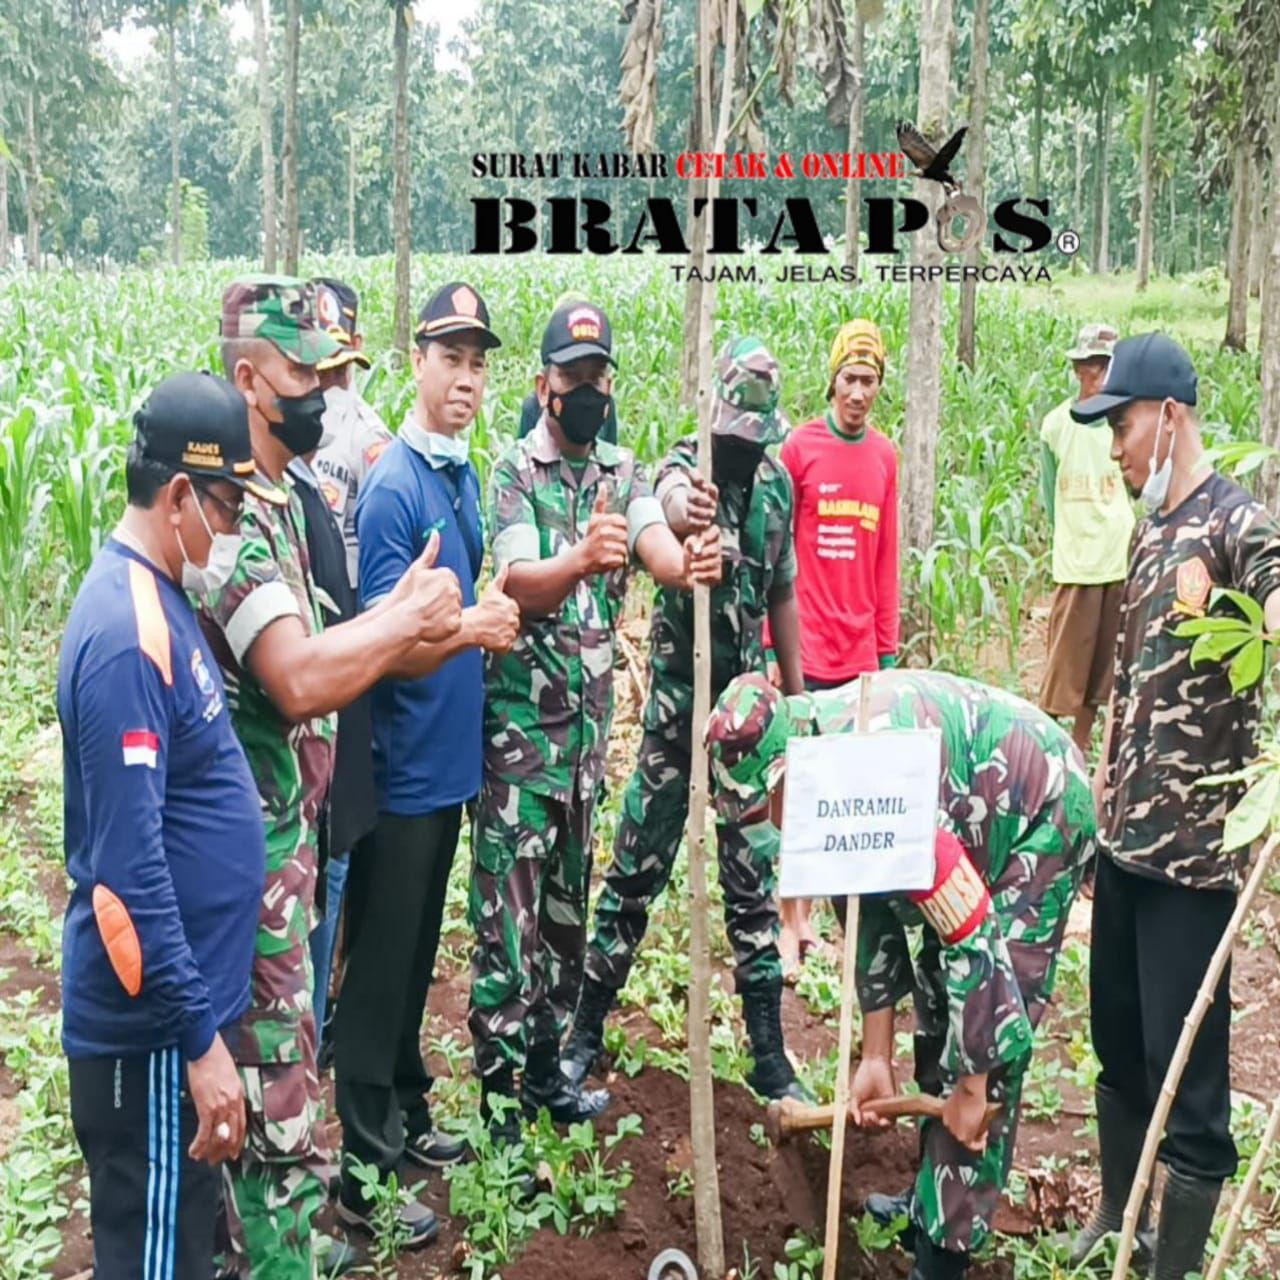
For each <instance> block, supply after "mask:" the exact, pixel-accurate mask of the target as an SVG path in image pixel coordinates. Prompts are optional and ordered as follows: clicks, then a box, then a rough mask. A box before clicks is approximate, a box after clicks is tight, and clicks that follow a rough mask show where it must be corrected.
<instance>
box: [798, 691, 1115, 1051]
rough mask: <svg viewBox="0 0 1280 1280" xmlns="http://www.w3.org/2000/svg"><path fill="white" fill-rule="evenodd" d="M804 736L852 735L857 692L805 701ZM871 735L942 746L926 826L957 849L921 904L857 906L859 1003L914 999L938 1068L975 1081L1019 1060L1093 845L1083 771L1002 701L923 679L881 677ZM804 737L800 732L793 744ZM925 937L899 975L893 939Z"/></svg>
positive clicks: (1017, 702)
mask: <svg viewBox="0 0 1280 1280" xmlns="http://www.w3.org/2000/svg"><path fill="white" fill-rule="evenodd" d="M806 701H807V703H808V705H809V706H810V707H811V708H812V718H811V722H810V724H809V731H810V732H811V733H844V732H849V731H852V730H854V729H856V727H857V722H858V682H857V681H853V682H851V683H850V684H847V685H844V686H842V687H841V688H839V689H833V690H830V691H828V692H821V693H815V694H812V695H809V696H808V698H807V699H806ZM870 704H871V706H870V711H871V718H870V725H869V728H870V730H871V731H872V732H874V731H876V730H879V729H916V728H937V729H940V730H941V732H942V781H941V793H940V795H939V815H938V825H939V828H940V829H941V830H945V831H950V832H951V833H952V834H953V835H955V836H956V837H958V838H959V840H960V842H961V843H962V844H963V846H964V851H965V856H964V858H963V859H962V860H960V861H959V862H957V863H953V864H944V862H943V860H942V859H941V857H940V859H939V865H938V880H937V881H936V883H935V885H934V887H933V889H932V890H930V891H929V892H927V893H921V894H910V895H908V894H875V895H867V896H866V897H864V898H863V899H862V904H861V914H860V918H859V922H858V999H859V1003H860V1004H861V1006H862V1008H863V1009H864V1010H866V1011H871V1010H875V1009H883V1008H888V1007H892V1006H893V1005H895V1004H896V1003H897V1002H898V1000H900V999H901V998H902V997H903V996H905V995H907V994H908V993H909V992H911V991H912V989H913V986H914V988H915V990H916V993H917V1002H918V1004H919V1002H920V1001H921V999H923V1002H924V1008H923V1009H921V1010H920V1013H921V1024H922V1025H921V1029H922V1030H925V1031H932V1032H933V1033H935V1034H939V1035H944V1036H945V1047H944V1049H943V1057H942V1063H943V1066H944V1067H945V1068H946V1069H947V1070H948V1071H950V1072H951V1073H952V1074H953V1075H975V1074H980V1073H982V1072H985V1071H990V1070H992V1069H993V1068H995V1067H997V1066H999V1065H1001V1064H1003V1063H1012V1062H1016V1061H1018V1060H1019V1059H1020V1058H1023V1057H1024V1056H1025V1055H1027V1054H1028V1053H1030V1051H1031V1045H1032V1038H1033V1030H1034V1028H1035V1026H1036V1024H1037V1023H1038V1022H1039V1021H1040V1018H1041V1016H1042V1015H1043V1013H1044V1008H1045V1004H1046V1003H1047V1001H1048V999H1049V996H1050V994H1051V992H1052V986H1053V970H1054V963H1055V960H1056V951H1057V946H1058V944H1059V943H1060V941H1061V937H1062V931H1063V928H1064V927H1065V924H1066V916H1067V912H1068V911H1069V910H1070V906H1071V900H1072V898H1073V897H1074V895H1075V890H1076V885H1077V880H1078V875H1079V870H1080V867H1081V866H1082V865H1083V861H1084V859H1085V858H1086V857H1087V855H1088V853H1089V851H1090V849H1091V847H1092V841H1093V838H1094V834H1095V829H1096V823H1095V820H1094V812H1093V800H1092V797H1091V795H1090V791H1089V779H1088V775H1087V774H1086V772H1085V767H1084V761H1083V759H1082V758H1081V756H1080V753H1079V752H1078V751H1077V750H1076V749H1075V747H1074V746H1073V745H1072V742H1071V739H1070V738H1069V737H1068V736H1067V734H1066V733H1065V732H1064V731H1063V730H1062V729H1060V728H1059V727H1058V725H1057V724H1055V723H1054V721H1053V720H1052V719H1050V717H1049V716H1047V715H1045V714H1044V713H1043V712H1042V711H1040V710H1039V709H1038V708H1036V707H1033V706H1031V705H1030V703H1027V702H1024V701H1022V699H1020V698H1015V697H1014V696H1013V695H1012V694H1007V693H1004V692H1003V691H1001V690H999V689H992V688H989V687H987V686H986V685H982V684H979V683H977V682H976V681H973V680H964V679H961V678H960V677H958V676H949V675H944V674H942V673H941V672H933V671H882V672H880V673H879V674H878V675H876V676H875V677H874V681H873V685H872V690H871V694H870ZM798 731H799V732H803V729H800V730H798ZM919 925H923V926H924V945H923V948H922V950H921V953H920V956H919V959H918V961H917V963H916V972H915V975H914V983H913V975H912V963H911V958H910V953H909V950H908V944H907V935H906V928H907V927H911V926H919Z"/></svg>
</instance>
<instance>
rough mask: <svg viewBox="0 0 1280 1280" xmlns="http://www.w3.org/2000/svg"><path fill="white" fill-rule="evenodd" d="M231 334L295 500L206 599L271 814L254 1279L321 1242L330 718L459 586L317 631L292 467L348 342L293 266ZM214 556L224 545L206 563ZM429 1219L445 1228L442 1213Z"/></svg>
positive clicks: (273, 467)
mask: <svg viewBox="0 0 1280 1280" xmlns="http://www.w3.org/2000/svg"><path fill="white" fill-rule="evenodd" d="M222 337H223V361H224V364H225V366H226V370H227V374H228V377H229V378H231V379H232V381H233V382H234V383H235V385H236V387H237V388H238V389H239V390H240V391H241V393H242V394H244V396H245V400H246V402H247V404H248V407H249V424H250V435H251V438H252V444H253V453H254V459H255V461H256V462H257V464H258V466H259V469H260V470H261V471H262V472H263V474H265V475H266V476H268V477H269V478H270V479H271V480H272V481H273V482H275V483H278V484H284V485H285V486H286V487H287V488H289V490H290V495H289V503H288V505H287V506H284V507H273V506H270V505H268V504H267V503H265V502H262V501H260V500H259V499H257V498H255V497H254V496H253V495H251V494H247V495H246V504H245V507H244V512H243V517H242V520H241V523H240V535H241V536H240V542H239V546H238V548H236V559H235V563H234V565H233V566H232V567H231V569H230V573H229V576H228V577H227V579H226V580H225V582H223V583H222V584H220V585H218V586H217V587H216V588H215V589H213V590H211V591H209V592H208V594H207V595H205V596H204V597H203V598H202V599H201V600H199V601H198V602H197V603H199V605H200V622H201V626H202V627H203V629H204V631H205V633H206V635H207V636H208V639H209V641H210V645H211V647H212V648H213V651H214V653H215V654H216V655H217V658H218V661H219V665H220V666H221V667H222V671H223V677H224V681H225V684H226V690H227V702H228V705H229V707H230V710H231V717H232V723H233V724H234V726H235V730H236V733H237V735H238V736H239V738H240V741H241V743H242V745H243V746H244V749H245V754H246V756H247V757H248V760H249V766H250V769H251V771H252V773H253V776H254V781H255V782H256V783H257V785H258V790H259V794H260V796H261V800H262V810H263V818H264V821H265V823H266V856H267V865H266V887H265V890H264V893H263V899H262V912H261V916H260V919H259V923H258V935H257V945H256V953H255V957H254V965H253V975H252V994H251V999H250V1006H249V1010H248V1012H247V1013H246V1014H245V1015H244V1017H243V1018H242V1019H241V1021H240V1023H239V1025H238V1026H237V1028H236V1029H235V1034H234V1035H233V1036H232V1038H231V1039H230V1040H229V1042H228V1045H229V1047H230V1048H231V1052H232V1056H233V1057H234V1058H235V1060H236V1063H237V1065H238V1067H239V1068H240V1073H241V1079H242V1082H243V1085H244V1091H245V1098H246V1103H247V1106H248V1115H249V1121H248V1130H247V1133H246V1136H245V1143H244V1149H243V1151H242V1153H241V1155H240V1157H239V1159H238V1160H236V1161H234V1162H232V1163H231V1164H229V1165H227V1166H225V1180H226V1192H227V1194H226V1196H225V1203H226V1207H227V1213H228V1218H229V1230H230V1243H231V1246H232V1250H233V1253H234V1255H235V1261H236V1265H237V1266H238V1267H239V1268H240V1272H241V1274H242V1275H243V1276H244V1277H246V1280H310V1278H311V1277H312V1276H313V1275H314V1274H315V1270H316V1262H317V1256H316V1255H317V1253H318V1252H320V1251H319V1250H317V1249H316V1248H315V1245H314V1243H313V1233H312V1219H313V1218H314V1216H315V1214H316V1213H317V1212H318V1211H319V1209H320V1208H322V1207H323V1205H324V1203H325V1199H326V1196H327V1189H328V1175H329V1150H328V1143H327V1141H326V1139H325V1135H324V1129H323V1124H322V1118H323V1104H322V1100H321V1094H320V1083H319V1077H318V1073H317V1070H316V1030H315V1021H314V1018H313V1016H312V1010H311V991H312V976H311V962H310V953H309V951H308V947H307V939H308V937H309V935H310V932H311V929H312V926H313V924H314V903H315V890H316V879H317V874H318V870H319V864H320V862H321V860H322V856H323V853H322V846H323V842H324V836H325V822H326V813H325V808H326V799H327V793H328V788H329V778H330V773H331V771H332V766H333V745H334V729H335V720H336V717H335V716H334V714H333V712H334V711H335V710H336V709H337V708H338V707H340V706H344V705H346V703H348V702H350V701H351V700H352V699H353V698H355V697H356V696H358V695H359V694H360V693H362V692H363V691H364V690H365V689H366V688H368V687H369V685H370V684H371V683H372V682H373V681H374V680H376V679H378V678H379V677H380V676H381V675H382V674H384V673H385V672H386V671H387V670H388V669H390V667H391V666H392V665H393V664H395V663H398V662H401V661H404V660H406V659H407V657H408V655H409V654H411V653H413V652H414V651H415V650H416V649H417V647H418V646H419V644H421V643H423V642H426V643H435V642H439V641H443V640H446V639H447V638H448V637H449V636H450V635H452V634H453V633H454V632H455V631H456V630H457V627H458V625H459V622H460V616H461V596H460V592H459V590H458V584H457V580H456V578H454V577H453V575H452V574H450V573H447V572H445V571H440V570H430V569H428V568H427V567H426V564H425V562H420V563H419V565H415V566H414V568H413V569H412V570H410V571H409V573H406V575H405V577H404V578H403V579H402V580H401V584H400V587H401V588H403V590H400V589H398V590H397V592H393V593H392V597H389V600H390V601H391V603H390V607H384V609H383V610H381V612H380V613H379V614H378V615H377V616H376V617H375V616H374V615H373V614H367V615H364V617H362V618H358V619H356V620H355V621H353V622H349V623H346V624H344V625H342V626H339V627H334V628H332V629H330V630H329V631H328V632H326V633H325V634H323V635H321V634H320V632H321V630H322V620H321V611H320V603H319V599H318V596H317V591H316V587H315V584H314V582H313V580H312V577H311V570H310V565H309V562H308V557H307V542H306V531H305V524H304V520H303V515H302V507H301V504H300V502H299V500H298V497H297V495H296V494H294V493H293V492H292V485H291V482H289V481H287V480H286V478H285V468H286V467H287V465H288V463H289V461H290V459H291V458H293V457H295V456H297V455H299V454H302V453H306V452H309V451H310V450H311V449H314V448H315V446H316V444H317V443H318V442H319V439H320V432H321V422H320V420H321V414H322V413H323V410H324V399H323V397H322V395H321V394H320V391H319V387H318V382H317V377H316V372H315V364H316V362H317V361H320V360H323V359H325V358H326V357H329V356H332V355H333V354H334V353H335V352H336V350H337V344H336V343H335V342H334V340H333V339H332V338H331V337H329V335H328V334H326V333H324V332H323V331H321V330H319V329H318V328H316V326H315V322H314V314H313V307H312V302H311V296H310V292H309V290H308V287H307V286H306V285H305V284H304V283H303V282H302V281H300V280H293V279H290V278H287V277H269V276H255V277H251V278H248V279H244V280H239V281H236V282H235V283H233V284H231V285H230V286H229V287H228V288H227V290H226V291H225V293H224V294H223V300H222ZM216 559H217V547H216V546H215V548H214V552H213V553H212V554H211V563H212V562H213V561H214V560H216ZM415 587H416V588H417V591H416V593H415V591H414V590H413V588H415ZM423 1212H424V1213H427V1214H429V1213H430V1211H429V1210H426V1209H423ZM431 1227H432V1234H434V1230H435V1224H434V1217H433V1218H432V1222H431ZM352 1261H353V1257H352V1256H351V1255H350V1252H349V1251H347V1250H345V1249H342V1248H337V1249H336V1250H335V1249H331V1250H329V1251H327V1256H326V1260H325V1271H326V1273H327V1274H328V1273H331V1272H332V1270H333V1269H334V1267H335V1265H342V1264H345V1265H350V1263H351V1262H352Z"/></svg>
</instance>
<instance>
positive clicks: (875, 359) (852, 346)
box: [831, 320, 884, 382]
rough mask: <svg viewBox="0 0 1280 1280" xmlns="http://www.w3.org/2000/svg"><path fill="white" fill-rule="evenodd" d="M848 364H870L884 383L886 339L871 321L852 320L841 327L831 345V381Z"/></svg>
mask: <svg viewBox="0 0 1280 1280" xmlns="http://www.w3.org/2000/svg"><path fill="white" fill-rule="evenodd" d="M847 364H868V365H870V366H871V367H872V368H873V369H874V370H875V371H876V373H877V375H878V376H879V378H880V381H881V382H883V381H884V339H883V338H881V336H880V330H879V329H877V328H876V326H875V325H874V324H872V323H871V321H870V320H850V321H849V323H848V324H844V325H841V326H840V332H839V333H837V334H836V340H835V341H834V342H833V343H832V344H831V379H832V381H833V382H834V381H835V376H836V374H837V373H839V372H840V370H841V369H843V368H844V367H845V365H847Z"/></svg>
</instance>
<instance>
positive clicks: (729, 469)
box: [711, 436, 764, 488]
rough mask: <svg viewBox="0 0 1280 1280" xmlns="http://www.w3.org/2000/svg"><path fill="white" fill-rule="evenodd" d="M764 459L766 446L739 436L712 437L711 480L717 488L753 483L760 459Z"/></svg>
mask: <svg viewBox="0 0 1280 1280" xmlns="http://www.w3.org/2000/svg"><path fill="white" fill-rule="evenodd" d="M762 457H764V445H762V444H757V443H756V442H755V441H754V440H743V439H741V438H740V437H738V436H712V437H711V478H712V480H714V481H715V482H716V485H717V487H719V488H723V487H724V486H725V485H727V484H736V485H746V484H750V483H751V478H752V476H754V475H755V473H756V468H757V467H758V466H759V465H760V459H761V458H762Z"/></svg>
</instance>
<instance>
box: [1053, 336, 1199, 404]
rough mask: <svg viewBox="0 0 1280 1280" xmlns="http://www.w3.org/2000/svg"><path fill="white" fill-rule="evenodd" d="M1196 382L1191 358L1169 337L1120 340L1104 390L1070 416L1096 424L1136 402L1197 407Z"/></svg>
mask: <svg viewBox="0 0 1280 1280" xmlns="http://www.w3.org/2000/svg"><path fill="white" fill-rule="evenodd" d="M1197 381H1198V379H1197V378H1196V371H1195V369H1194V368H1192V365H1191V357H1190V356H1189V355H1187V353H1186V352H1185V351H1184V350H1183V349H1182V348H1181V347H1180V346H1179V345H1178V344H1177V343H1176V342H1174V340H1173V339H1172V338H1170V337H1168V336H1167V335H1166V334H1163V333H1143V334H1139V335H1138V336H1137V337H1136V338H1121V340H1120V341H1119V342H1117V343H1116V345H1115V350H1114V351H1113V352H1112V353H1111V364H1110V366H1109V367H1108V369H1107V380H1106V381H1105V382H1104V383H1103V384H1102V390H1101V391H1099V392H1098V394H1097V395H1096V396H1090V397H1089V398H1088V399H1087V400H1079V401H1077V402H1076V403H1075V404H1073V405H1072V406H1071V416H1072V417H1073V418H1074V419H1075V420H1076V421H1077V422H1097V421H1098V420H1099V419H1101V418H1105V417H1106V416H1107V414H1109V413H1111V412H1112V411H1113V410H1116V409H1123V408H1124V406H1125V405H1127V404H1130V403H1131V402H1132V401H1134V400H1180V401H1181V402H1182V403H1183V404H1195V402H1196V383H1197Z"/></svg>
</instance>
